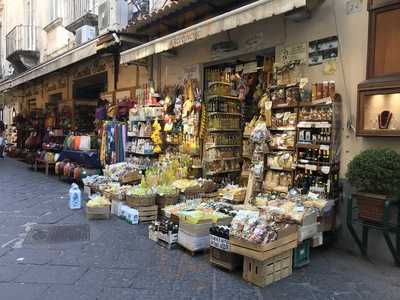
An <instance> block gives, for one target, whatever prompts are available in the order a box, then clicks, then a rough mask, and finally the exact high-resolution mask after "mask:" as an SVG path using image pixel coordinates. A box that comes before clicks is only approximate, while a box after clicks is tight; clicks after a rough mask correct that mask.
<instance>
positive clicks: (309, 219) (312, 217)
mask: <svg viewBox="0 0 400 300" xmlns="http://www.w3.org/2000/svg"><path fill="white" fill-rule="evenodd" d="M316 223H317V213H316V212H309V213H306V214H305V215H304V217H303V222H302V223H301V225H303V226H309V225H313V224H316Z"/></svg>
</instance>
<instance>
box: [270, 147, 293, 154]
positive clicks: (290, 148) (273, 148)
mask: <svg viewBox="0 0 400 300" xmlns="http://www.w3.org/2000/svg"><path fill="white" fill-rule="evenodd" d="M269 150H272V151H294V150H295V149H294V148H292V147H289V148H279V147H269ZM266 154H267V153H266Z"/></svg>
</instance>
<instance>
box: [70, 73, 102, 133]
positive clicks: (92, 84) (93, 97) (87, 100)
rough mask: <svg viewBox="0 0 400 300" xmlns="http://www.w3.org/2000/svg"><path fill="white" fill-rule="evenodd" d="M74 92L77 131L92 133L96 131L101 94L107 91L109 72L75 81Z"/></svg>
mask: <svg viewBox="0 0 400 300" xmlns="http://www.w3.org/2000/svg"><path fill="white" fill-rule="evenodd" d="M72 90H73V97H74V100H75V126H76V128H77V131H79V132H80V133H92V132H93V131H94V130H95V125H94V121H95V113H96V107H97V104H98V101H99V99H100V93H102V92H104V91H106V90H107V72H104V73H100V74H96V75H93V76H89V77H85V78H81V79H78V80H75V81H74V82H73V85H72Z"/></svg>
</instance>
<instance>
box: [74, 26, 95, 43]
mask: <svg viewBox="0 0 400 300" xmlns="http://www.w3.org/2000/svg"><path fill="white" fill-rule="evenodd" d="M95 37H96V27H94V26H89V25H83V26H82V27H79V28H78V29H77V30H76V31H75V41H76V43H77V44H78V45H82V44H84V43H86V42H88V41H91V40H93V39H94V38H95Z"/></svg>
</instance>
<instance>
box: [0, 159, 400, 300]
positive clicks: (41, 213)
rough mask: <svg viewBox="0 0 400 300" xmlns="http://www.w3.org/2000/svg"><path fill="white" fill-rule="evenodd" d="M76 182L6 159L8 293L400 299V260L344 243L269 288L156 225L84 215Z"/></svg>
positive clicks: (2, 200) (1, 200)
mask: <svg viewBox="0 0 400 300" xmlns="http://www.w3.org/2000/svg"><path fill="white" fill-rule="evenodd" d="M68 189H69V185H67V184H65V183H62V182H60V181H59V180H58V179H57V178H56V177H45V176H44V175H43V174H41V173H34V172H32V171H31V170H29V169H28V167H27V165H25V164H23V163H21V162H18V161H15V160H11V159H5V160H0V299H1V300H3V299H4V300H7V299H18V300H24V299H40V300H45V299H57V300H61V299H74V300H76V299H124V300H126V299H291V300H294V299H312V300H317V299H400V279H399V278H400V269H398V268H395V267H383V266H377V265H373V264H372V263H370V262H367V261H365V260H363V259H361V258H359V257H358V256H352V255H350V254H347V253H345V252H342V251H340V250H336V249H313V251H312V262H311V264H310V265H309V266H307V267H305V268H302V269H300V270H295V271H294V273H293V275H292V276H291V277H289V278H287V279H285V280H282V281H280V282H278V283H276V284H273V285H271V286H268V287H266V288H264V289H259V288H256V287H254V286H252V285H250V284H247V283H245V282H244V281H243V280H241V277H240V276H241V274H240V273H238V274H231V273H227V272H224V271H221V270H220V269H217V268H214V267H212V266H211V265H210V264H209V263H208V260H207V259H208V257H207V256H206V255H200V256H196V257H191V256H189V255H187V254H186V253H184V252H183V251H180V250H171V251H169V250H166V249H164V248H161V247H159V246H158V245H156V244H155V243H153V242H152V241H150V240H149V239H148V238H147V226H144V225H137V226H135V225H134V226H132V225H128V224H126V223H124V222H123V221H121V220H118V219H115V218H114V219H112V220H110V221H92V222H88V221H86V220H85V217H84V214H83V211H70V210H69V209H68V206H67V195H68ZM34 224H57V225H60V224H89V225H90V231H91V238H90V241H85V242H70V243H61V244H42V245H32V244H27V243H23V241H24V238H25V236H26V231H27V230H29V228H31V226H32V225H34Z"/></svg>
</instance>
